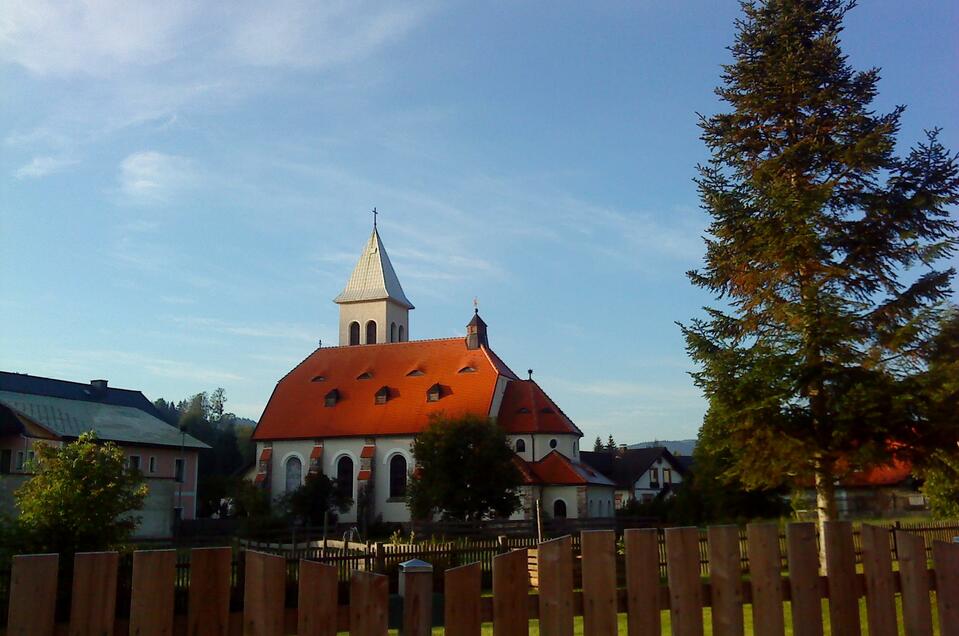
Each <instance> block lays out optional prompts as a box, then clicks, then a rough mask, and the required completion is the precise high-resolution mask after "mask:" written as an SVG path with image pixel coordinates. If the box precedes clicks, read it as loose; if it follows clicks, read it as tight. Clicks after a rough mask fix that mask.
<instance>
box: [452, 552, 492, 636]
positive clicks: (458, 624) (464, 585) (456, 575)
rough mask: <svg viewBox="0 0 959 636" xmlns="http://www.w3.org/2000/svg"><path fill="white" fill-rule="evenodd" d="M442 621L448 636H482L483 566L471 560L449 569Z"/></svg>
mask: <svg viewBox="0 0 959 636" xmlns="http://www.w3.org/2000/svg"><path fill="white" fill-rule="evenodd" d="M443 578H444V580H443V588H444V596H445V599H444V608H443V612H444V614H445V616H444V621H443V624H444V625H445V634H446V636H480V633H481V631H482V623H481V621H480V597H481V596H482V595H483V591H482V583H483V566H482V564H480V563H471V564H469V565H463V566H460V567H458V568H450V569H449V570H447V571H446V572H445V573H444V575H443Z"/></svg>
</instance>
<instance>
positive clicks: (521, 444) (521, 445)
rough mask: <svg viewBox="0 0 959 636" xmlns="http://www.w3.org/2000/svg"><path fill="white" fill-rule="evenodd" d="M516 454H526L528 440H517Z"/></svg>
mask: <svg viewBox="0 0 959 636" xmlns="http://www.w3.org/2000/svg"><path fill="white" fill-rule="evenodd" d="M516 452H517V453H525V452H526V440H522V439H518V440H516Z"/></svg>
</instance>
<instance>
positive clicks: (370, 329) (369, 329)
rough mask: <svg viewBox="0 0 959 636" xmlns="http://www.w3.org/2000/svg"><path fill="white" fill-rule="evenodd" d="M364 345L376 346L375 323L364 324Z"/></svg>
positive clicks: (372, 321)
mask: <svg viewBox="0 0 959 636" xmlns="http://www.w3.org/2000/svg"><path fill="white" fill-rule="evenodd" d="M366 344H376V321H374V320H371V321H369V322H368V323H366Z"/></svg>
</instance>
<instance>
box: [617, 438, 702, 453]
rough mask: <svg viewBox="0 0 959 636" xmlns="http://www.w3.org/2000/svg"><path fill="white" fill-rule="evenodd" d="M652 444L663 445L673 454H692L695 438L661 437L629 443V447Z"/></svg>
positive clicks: (649, 445)
mask: <svg viewBox="0 0 959 636" xmlns="http://www.w3.org/2000/svg"><path fill="white" fill-rule="evenodd" d="M653 446H665V447H666V450H668V451H669V452H670V453H672V454H673V455H692V454H693V450H694V449H695V448H696V440H694V439H661V440H654V441H652V442H640V443H638V444H630V445H629V447H630V448H650V447H653Z"/></svg>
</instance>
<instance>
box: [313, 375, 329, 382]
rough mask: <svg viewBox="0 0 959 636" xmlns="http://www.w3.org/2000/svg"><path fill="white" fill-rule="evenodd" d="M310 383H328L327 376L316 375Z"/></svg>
mask: <svg viewBox="0 0 959 636" xmlns="http://www.w3.org/2000/svg"><path fill="white" fill-rule="evenodd" d="M310 382H326V376H325V375H314V376H313V379H312V380H310Z"/></svg>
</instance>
